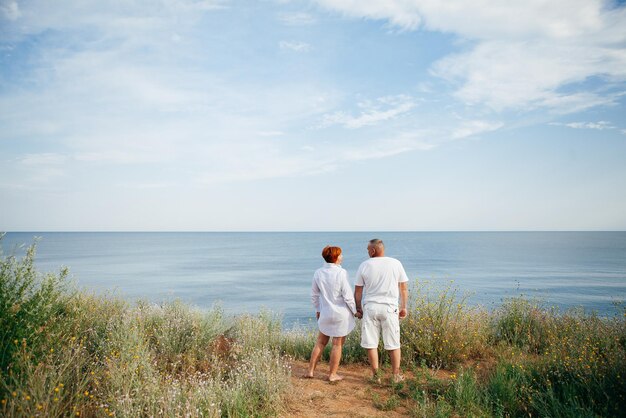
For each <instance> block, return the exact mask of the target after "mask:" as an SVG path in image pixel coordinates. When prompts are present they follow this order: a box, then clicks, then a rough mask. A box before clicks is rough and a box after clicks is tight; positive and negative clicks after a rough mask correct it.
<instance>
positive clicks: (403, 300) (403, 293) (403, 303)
mask: <svg viewBox="0 0 626 418" xmlns="http://www.w3.org/2000/svg"><path fill="white" fill-rule="evenodd" d="M407 283H408V282H402V283H398V289H399V290H400V312H398V316H399V317H400V318H406V315H407V313H408V311H407V303H408V301H409V287H408V286H407ZM357 306H358V305H357Z"/></svg>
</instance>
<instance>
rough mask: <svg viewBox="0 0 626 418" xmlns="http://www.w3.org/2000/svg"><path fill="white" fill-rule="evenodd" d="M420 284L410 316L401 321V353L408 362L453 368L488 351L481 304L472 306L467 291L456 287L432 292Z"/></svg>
mask: <svg viewBox="0 0 626 418" xmlns="http://www.w3.org/2000/svg"><path fill="white" fill-rule="evenodd" d="M431 291H432V289H431V288H430V287H428V285H427V284H422V285H420V284H418V286H417V287H416V291H415V296H414V299H413V300H412V304H411V309H410V310H409V315H408V317H407V318H406V319H405V320H404V321H402V322H401V326H400V332H401V341H402V354H403V358H404V360H405V363H409V364H410V363H415V364H420V363H421V362H422V360H424V361H426V363H427V364H428V365H429V366H431V367H435V368H441V367H445V368H451V367H454V366H456V365H458V364H462V363H463V362H466V361H468V360H470V359H477V358H481V357H482V356H483V355H485V354H486V352H487V351H488V347H487V344H486V342H487V336H488V334H487V332H488V328H487V327H486V322H487V321H486V318H487V313H486V312H485V311H484V310H482V309H481V308H480V307H469V306H468V305H467V304H466V300H467V298H468V296H467V295H465V296H462V297H459V296H458V294H457V293H458V292H457V290H456V289H454V288H452V287H447V288H444V289H443V290H441V291H439V292H434V294H433V293H432V292H431Z"/></svg>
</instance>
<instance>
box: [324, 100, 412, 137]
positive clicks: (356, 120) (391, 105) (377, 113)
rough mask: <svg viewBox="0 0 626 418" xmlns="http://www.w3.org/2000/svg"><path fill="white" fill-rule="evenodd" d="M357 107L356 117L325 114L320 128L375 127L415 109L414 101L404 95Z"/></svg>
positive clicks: (342, 114) (360, 103) (345, 114)
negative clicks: (358, 110)
mask: <svg viewBox="0 0 626 418" xmlns="http://www.w3.org/2000/svg"><path fill="white" fill-rule="evenodd" d="M357 106H358V107H359V108H360V109H361V113H360V114H359V115H358V116H352V115H350V114H347V113H345V112H343V111H339V112H334V113H331V114H327V115H324V117H323V120H322V122H321V124H320V127H322V128H325V127H329V126H333V125H341V126H343V127H345V128H348V129H358V128H362V127H364V126H371V125H376V124H378V123H380V122H384V121H388V120H391V119H395V118H397V117H398V116H400V115H402V114H404V113H407V112H409V111H411V109H413V108H414V107H415V100H414V99H412V98H411V97H409V96H406V95H397V96H385V97H379V98H378V99H376V100H375V101H373V102H372V101H362V102H359V103H357Z"/></svg>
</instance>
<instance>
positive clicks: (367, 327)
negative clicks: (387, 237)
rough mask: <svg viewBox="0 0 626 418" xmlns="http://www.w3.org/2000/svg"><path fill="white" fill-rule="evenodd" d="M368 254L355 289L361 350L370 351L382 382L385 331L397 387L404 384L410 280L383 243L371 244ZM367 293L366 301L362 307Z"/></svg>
mask: <svg viewBox="0 0 626 418" xmlns="http://www.w3.org/2000/svg"><path fill="white" fill-rule="evenodd" d="M367 253H368V254H369V256H370V259H369V260H366V261H364V262H363V263H361V265H360V266H359V269H358V271H357V273H356V282H355V289H354V299H355V301H356V308H357V313H358V315H359V316H360V315H362V316H363V320H362V321H361V347H363V348H365V349H366V350H367V357H368V359H369V362H370V365H371V367H372V373H373V375H374V379H375V380H376V381H378V382H380V374H379V372H378V341H379V338H380V333H381V331H382V336H383V343H384V346H385V350H387V351H388V352H389V357H390V358H391V367H392V369H393V382H394V383H397V382H400V381H402V380H404V378H403V377H402V375H401V374H400V319H401V318H405V317H406V315H407V300H408V297H409V292H408V288H407V283H408V281H409V278H408V277H407V275H406V272H405V271H404V267H402V264H401V263H400V261H398V260H396V259H395V258H391V257H385V245H384V244H383V242H382V241H381V240H379V239H373V240H371V241H370V242H369V245H368V246H367ZM363 290H365V298H364V299H363V307H361V299H362V298H363ZM398 297H399V299H400V306H398Z"/></svg>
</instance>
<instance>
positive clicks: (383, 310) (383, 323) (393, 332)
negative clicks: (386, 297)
mask: <svg viewBox="0 0 626 418" xmlns="http://www.w3.org/2000/svg"><path fill="white" fill-rule="evenodd" d="M381 330H382V332H383V343H384V344H385V350H396V349H398V348H400V319H399V318H398V307H397V306H390V305H385V304H380V303H368V304H367V305H365V307H364V309H363V320H362V321H361V347H363V348H377V347H378V340H379V339H380V331H381Z"/></svg>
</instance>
